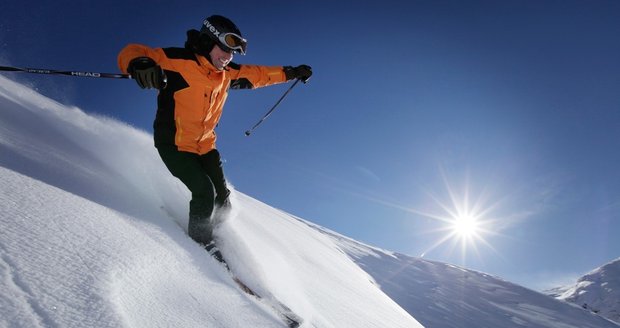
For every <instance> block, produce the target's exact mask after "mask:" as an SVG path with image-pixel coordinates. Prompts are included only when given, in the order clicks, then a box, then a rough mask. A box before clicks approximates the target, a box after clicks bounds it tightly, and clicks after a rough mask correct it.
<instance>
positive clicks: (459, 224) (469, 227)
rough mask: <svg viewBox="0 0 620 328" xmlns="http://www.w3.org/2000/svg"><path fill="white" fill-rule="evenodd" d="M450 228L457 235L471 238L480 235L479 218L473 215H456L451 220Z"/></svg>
mask: <svg viewBox="0 0 620 328" xmlns="http://www.w3.org/2000/svg"><path fill="white" fill-rule="evenodd" d="M451 230H452V232H454V234H455V235H456V236H458V237H461V238H465V239H471V238H472V237H478V236H479V235H480V232H481V230H480V220H479V219H478V217H476V216H475V215H471V214H462V215H457V216H455V217H454V218H453V220H452V222H451Z"/></svg>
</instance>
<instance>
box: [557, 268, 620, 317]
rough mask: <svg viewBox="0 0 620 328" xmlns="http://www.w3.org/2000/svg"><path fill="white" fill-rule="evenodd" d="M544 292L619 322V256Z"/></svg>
mask: <svg viewBox="0 0 620 328" xmlns="http://www.w3.org/2000/svg"><path fill="white" fill-rule="evenodd" d="M546 293H547V294H548V295H550V296H552V297H555V298H557V299H559V300H563V301H566V302H570V303H574V304H576V305H578V306H581V307H583V308H584V309H588V310H590V311H592V312H594V313H597V314H599V315H601V316H604V317H606V318H608V319H610V320H613V321H615V322H617V323H620V258H618V259H616V260H614V261H611V262H609V263H607V264H605V265H603V266H601V267H599V268H597V269H595V270H592V271H591V272H589V273H587V274H585V275H584V276H582V277H581V278H579V279H577V282H576V283H575V284H574V285H569V286H563V287H557V288H554V289H551V290H549V291H547V292H546Z"/></svg>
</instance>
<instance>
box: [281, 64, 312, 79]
mask: <svg viewBox="0 0 620 328" xmlns="http://www.w3.org/2000/svg"><path fill="white" fill-rule="evenodd" d="M284 74H285V75H286V80H287V81H288V80H292V79H300V80H301V81H302V82H303V83H306V82H308V80H309V79H310V77H311V76H312V67H310V66H308V65H299V66H297V67H292V66H284Z"/></svg>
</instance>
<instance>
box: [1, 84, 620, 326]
mask: <svg viewBox="0 0 620 328" xmlns="http://www.w3.org/2000/svg"><path fill="white" fill-rule="evenodd" d="M0 185H1V186H2V187H1V188H0V231H1V234H0V289H1V290H2V293H1V294H0V327H284V326H285V325H284V323H283V321H282V320H281V318H280V317H278V315H277V314H276V313H275V312H274V311H273V310H272V309H271V308H270V307H269V306H268V305H267V304H266V302H261V301H257V300H256V299H255V298H253V297H251V296H249V295H247V294H245V293H243V292H242V291H241V290H240V289H239V288H238V287H237V286H236V284H235V283H234V282H233V280H232V279H231V277H230V275H229V274H228V272H226V270H225V269H224V268H223V267H222V266H221V265H219V263H218V262H217V261H215V260H214V259H212V258H211V257H210V256H208V255H207V254H206V252H205V251H204V250H203V249H201V248H200V247H199V246H198V245H197V244H196V243H194V242H193V241H192V240H191V239H190V238H189V237H188V236H187V233H186V226H187V213H188V204H187V201H188V199H189V193H188V191H187V190H186V188H185V187H184V186H183V185H182V184H180V182H178V181H177V180H176V179H175V178H173V177H172V176H171V175H170V174H169V173H168V172H167V170H166V168H165V167H164V166H163V164H162V163H161V161H160V159H159V158H158V155H157V153H156V151H155V149H154V148H153V145H152V138H151V136H150V135H149V134H148V133H146V132H144V131H140V130H137V129H135V128H133V127H130V126H128V125H126V124H124V123H122V122H118V121H116V120H113V119H109V118H105V117H99V116H93V115H89V114H86V113H84V112H83V111H82V110H80V109H78V108H74V107H67V106H64V105H62V104H59V103H57V102H55V101H54V100H52V99H49V98H46V97H44V96H42V95H40V94H38V93H36V92H34V91H32V90H31V89H29V88H27V87H25V86H22V85H20V84H17V83H15V82H13V81H10V80H8V79H6V78H4V77H0ZM232 203H233V211H232V212H231V213H228V214H227V215H226V216H224V217H223V219H222V220H221V221H220V224H219V226H218V228H217V229H216V237H217V240H218V243H219V245H220V247H221V250H222V253H223V254H224V256H225V257H226V258H227V259H228V262H229V264H230V267H231V268H232V270H233V272H235V274H236V275H237V276H238V277H239V278H240V279H241V280H243V281H244V282H245V283H246V284H247V285H248V286H250V287H251V288H252V289H253V290H255V291H256V292H257V293H258V294H260V295H262V296H263V297H264V299H267V300H272V299H277V300H279V301H281V302H282V303H284V304H286V305H287V306H288V307H290V308H291V309H292V310H293V311H294V312H295V313H297V314H298V315H299V316H301V317H302V318H303V319H304V323H303V325H302V327H321V328H323V327H327V328H329V327H338V328H340V327H356V328H358V327H361V328H364V327H390V328H391V327H422V325H424V326H427V327H459V328H474V327H475V328H479V327H515V328H516V327H562V328H564V327H575V328H577V327H618V325H616V324H614V323H612V322H610V321H607V320H605V319H603V318H601V317H600V316H598V315H595V314H593V313H591V312H589V311H586V310H584V309H582V308H581V307H578V306H571V305H569V304H567V303H566V302H562V301H558V300H555V299H553V298H551V297H548V296H546V295H543V294H540V293H537V292H534V291H531V290H528V289H526V288H523V287H520V286H517V285H514V284H511V283H509V282H506V281H504V280H502V279H499V278H497V277H493V276H491V275H488V274H485V273H481V272H475V271H472V270H467V269H465V268H460V267H456V266H453V265H450V264H446V263H438V262H433V261H428V260H423V259H420V258H413V257H409V256H406V255H403V254H398V253H394V252H390V251H387V250H382V249H378V248H375V247H372V246H369V245H364V244H362V243H359V242H357V241H355V240H351V239H349V238H347V237H346V236H343V235H340V234H338V233H336V232H333V231H329V230H327V229H325V228H323V227H320V226H317V225H315V224H313V223H311V222H309V221H307V220H304V219H302V218H298V217H295V216H293V215H290V214H288V213H285V212H283V211H280V210H278V209H275V208H273V207H270V206H269V205H267V204H264V203H262V202H260V201H258V200H256V199H253V198H251V197H248V196H247V195H244V194H243V193H242V192H240V191H236V190H233V193H232ZM608 288H611V287H608Z"/></svg>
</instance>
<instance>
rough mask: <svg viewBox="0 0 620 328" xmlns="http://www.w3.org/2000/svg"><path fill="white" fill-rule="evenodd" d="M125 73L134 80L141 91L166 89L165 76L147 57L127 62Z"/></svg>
mask: <svg viewBox="0 0 620 328" xmlns="http://www.w3.org/2000/svg"><path fill="white" fill-rule="evenodd" d="M127 72H128V73H129V74H131V78H132V79H134V80H136V82H137V83H138V85H139V86H140V88H142V89H151V88H155V89H163V88H165V87H166V76H165V75H164V71H163V70H162V69H161V67H159V65H157V63H156V62H155V61H154V60H153V59H151V58H149V57H138V58H135V59H133V60H132V61H131V62H129V66H128V67H127Z"/></svg>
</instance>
